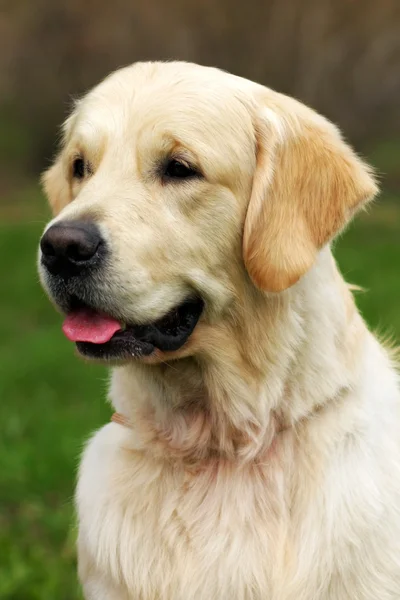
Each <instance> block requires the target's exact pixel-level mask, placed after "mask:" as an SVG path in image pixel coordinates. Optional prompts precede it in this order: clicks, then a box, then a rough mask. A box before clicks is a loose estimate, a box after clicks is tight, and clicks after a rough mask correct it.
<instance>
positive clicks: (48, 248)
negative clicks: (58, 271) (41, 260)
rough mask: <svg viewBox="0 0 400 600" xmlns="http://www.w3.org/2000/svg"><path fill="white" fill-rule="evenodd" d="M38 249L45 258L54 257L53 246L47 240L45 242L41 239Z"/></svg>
mask: <svg viewBox="0 0 400 600" xmlns="http://www.w3.org/2000/svg"><path fill="white" fill-rule="evenodd" d="M40 249H41V251H42V252H43V254H44V255H45V256H49V257H51V256H55V255H56V251H55V249H54V246H53V244H51V243H50V242H49V241H48V240H46V239H45V238H42V239H41V241H40Z"/></svg>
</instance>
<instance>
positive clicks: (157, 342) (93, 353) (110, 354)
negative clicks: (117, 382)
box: [76, 298, 204, 360]
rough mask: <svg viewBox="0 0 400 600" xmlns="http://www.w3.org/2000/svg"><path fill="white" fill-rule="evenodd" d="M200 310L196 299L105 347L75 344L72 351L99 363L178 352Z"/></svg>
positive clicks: (123, 333) (119, 333)
mask: <svg viewBox="0 0 400 600" xmlns="http://www.w3.org/2000/svg"><path fill="white" fill-rule="evenodd" d="M203 307H204V302H203V301H202V300H201V299H200V298H189V299H188V300H186V301H185V302H183V303H182V304H180V305H179V306H177V307H176V308H174V309H173V310H171V311H169V312H168V314H166V315H165V316H164V317H162V318H161V319H159V320H158V321H155V322H153V323H149V324H146V325H130V326H128V327H127V328H126V329H124V330H123V331H117V332H116V333H115V334H114V335H113V337H112V338H111V340H110V341H109V342H106V343H105V344H92V343H90V342H77V344H76V347H77V349H78V351H79V352H80V354H82V355H83V356H86V357H87V358H94V359H101V360H124V359H128V358H132V357H142V356H149V355H150V354H152V353H153V352H154V351H155V349H158V350H161V351H163V352H168V351H170V352H171V351H174V350H179V348H181V347H182V346H183V345H184V344H185V343H186V342H187V340H188V339H189V337H190V335H191V334H192V332H193V330H194V328H195V327H196V325H197V322H198V320H199V318H200V315H201V313H202V311H203Z"/></svg>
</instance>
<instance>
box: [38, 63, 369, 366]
mask: <svg viewBox="0 0 400 600" xmlns="http://www.w3.org/2000/svg"><path fill="white" fill-rule="evenodd" d="M43 181H44V187H45V190H46V193H47V195H48V198H49V201H50V204H51V206H52V209H53V211H54V214H55V215H56V216H55V218H54V219H53V220H52V221H51V223H50V224H49V225H48V226H47V228H46V230H45V232H44V235H43V237H42V239H41V243H40V257H39V262H40V267H39V268H40V275H41V279H42V282H43V284H44V286H45V288H46V290H47V291H48V293H49V295H50V297H51V298H52V299H53V301H54V302H55V303H56V305H57V306H58V307H59V308H60V309H61V310H62V311H63V312H64V313H65V315H66V321H65V323H64V331H65V333H66V334H67V336H68V337H69V338H70V339H71V340H73V341H75V342H77V345H78V349H79V350H80V352H81V353H82V354H84V355H87V356H89V357H93V358H106V359H107V358H109V359H121V360H127V359H129V358H131V357H140V356H149V355H154V353H156V352H158V355H159V354H160V353H162V356H164V358H165V355H164V353H166V352H174V353H175V354H176V352H178V353H179V351H180V349H182V348H183V347H185V346H186V347H187V344H186V342H187V340H188V338H189V336H190V335H191V333H192V332H193V330H194V328H195V327H196V326H201V325H200V324H199V325H197V323H198V321H199V320H200V322H208V323H215V322H218V320H222V319H223V318H224V314H225V312H226V311H227V310H228V309H229V306H230V305H231V303H232V302H234V300H235V297H236V295H237V293H238V286H241V287H242V288H244V287H246V286H254V285H255V286H257V287H258V288H259V289H261V290H263V291H265V292H273V293H278V292H282V291H284V290H285V289H286V288H288V287H290V286H292V285H293V284H295V283H296V282H297V281H298V280H299V279H300V278H301V277H302V276H303V275H304V274H305V273H306V272H307V271H308V270H309V269H310V268H311V267H312V265H313V263H314V262H315V260H316V257H317V254H318V252H319V250H320V249H321V248H322V247H323V246H324V245H326V244H327V243H328V242H329V241H330V240H331V239H332V238H333V237H334V236H335V235H336V234H337V233H338V232H339V231H340V230H341V229H342V228H343V227H344V226H345V225H346V223H347V222H348V221H349V219H350V218H351V216H352V215H353V213H354V212H355V211H356V210H357V209H358V208H359V207H361V206H362V205H363V204H364V203H365V202H366V201H367V200H368V199H370V198H371V197H372V196H373V195H374V194H375V192H376V187H375V184H374V181H373V179H372V178H371V176H370V174H369V172H368V170H367V169H366V167H365V165H364V164H363V163H362V162H361V161H360V160H359V159H358V158H357V157H356V155H355V154H354V153H353V152H352V151H351V149H350V148H349V147H348V146H347V145H346V144H345V143H344V142H343V140H342V139H341V137H340V134H339V133H338V131H337V129H336V128H335V127H334V126H333V125H332V124H331V123H329V122H328V121H326V120H325V119H324V118H322V117H320V116H319V115H317V114H316V113H315V112H313V111H312V110H310V109H308V108H306V107H305V106H303V105H301V104H300V103H298V102H296V101H295V100H292V99H290V98H287V97H285V96H282V95H280V94H278V93H276V92H273V91H271V90H269V89H267V88H264V87H262V86H259V85H257V84H253V83H251V82H249V81H246V80H244V79H240V78H238V77H234V76H232V75H229V74H226V73H223V72H221V71H218V70H217V69H211V68H205V67H199V66H196V65H191V64H186V63H166V64H163V63H138V64H136V65H134V66H132V67H128V68H125V69H122V70H120V71H118V72H116V73H114V74H113V75H111V76H110V77H108V78H107V79H106V80H105V81H104V82H103V83H101V84H100V85H99V86H97V87H96V88H95V89H94V90H93V91H92V92H90V93H89V94H88V95H87V96H86V97H85V98H84V99H83V100H81V101H80V102H78V104H77V105H76V107H75V110H74V111H73V114H72V116H71V117H70V118H69V119H68V120H67V122H66V124H65V128H64V139H63V145H62V150H61V152H60V154H59V156H58V157H57V159H56V162H55V163H54V165H53V166H52V167H51V168H50V169H49V170H48V171H47V172H46V173H45V175H44V178H43Z"/></svg>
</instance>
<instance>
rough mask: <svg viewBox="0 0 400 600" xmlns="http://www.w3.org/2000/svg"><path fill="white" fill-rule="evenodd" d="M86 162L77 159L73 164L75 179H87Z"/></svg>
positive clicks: (79, 158) (80, 158)
mask: <svg viewBox="0 0 400 600" xmlns="http://www.w3.org/2000/svg"><path fill="white" fill-rule="evenodd" d="M85 171H86V169H85V161H84V160H83V158H82V157H80V156H79V157H78V158H75V160H74V162H73V163H72V177H74V178H75V179H83V178H84V177H85Z"/></svg>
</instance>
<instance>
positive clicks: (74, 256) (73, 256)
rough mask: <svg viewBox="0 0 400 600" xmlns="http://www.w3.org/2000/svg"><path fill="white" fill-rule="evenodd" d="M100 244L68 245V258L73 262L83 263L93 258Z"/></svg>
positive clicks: (81, 243)
mask: <svg viewBox="0 0 400 600" xmlns="http://www.w3.org/2000/svg"><path fill="white" fill-rule="evenodd" d="M98 246H99V244H98V243H89V242H88V241H87V242H83V241H80V242H74V243H71V244H69V245H68V247H67V249H66V253H65V254H66V257H67V258H68V259H69V260H70V261H73V262H83V261H86V260H89V259H90V258H92V257H93V256H94V255H95V254H96V252H97V249H98Z"/></svg>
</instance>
